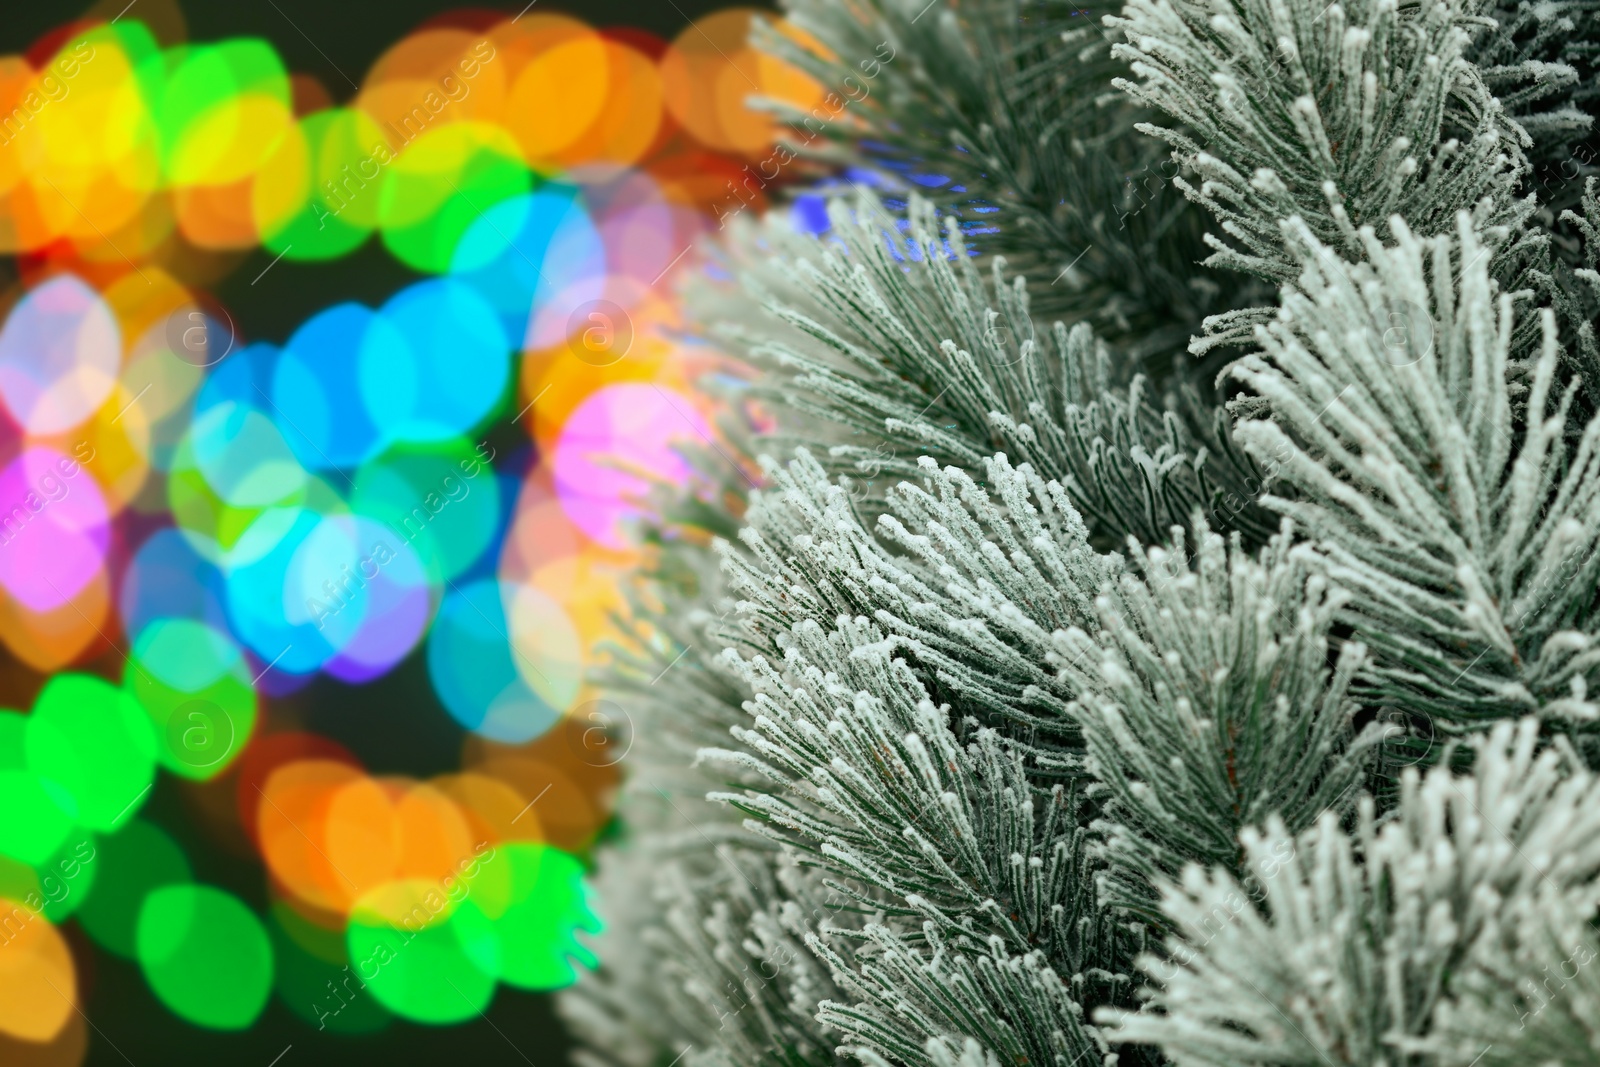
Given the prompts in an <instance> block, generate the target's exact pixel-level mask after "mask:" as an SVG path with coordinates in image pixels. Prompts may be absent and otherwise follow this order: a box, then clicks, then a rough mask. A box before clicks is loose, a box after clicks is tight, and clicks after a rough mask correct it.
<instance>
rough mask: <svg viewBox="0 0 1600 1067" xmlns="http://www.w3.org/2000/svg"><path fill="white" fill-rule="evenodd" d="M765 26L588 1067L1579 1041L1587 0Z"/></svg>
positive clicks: (1599, 353)
mask: <svg viewBox="0 0 1600 1067" xmlns="http://www.w3.org/2000/svg"><path fill="white" fill-rule="evenodd" d="M787 6H788V11H787V15H788V18H789V20H790V22H791V23H792V24H793V25H794V26H795V27H797V28H798V29H800V30H802V31H804V33H799V34H796V33H792V32H791V33H788V34H783V35H780V34H778V33H776V32H771V31H769V32H765V33H759V32H758V39H757V44H758V45H759V46H760V47H763V48H765V49H768V50H770V51H772V52H774V53H775V54H777V55H779V56H781V57H783V58H784V59H786V60H787V61H789V62H792V63H794V64H796V65H798V66H801V67H803V68H804V69H805V70H807V71H808V72H809V73H810V74H811V75H812V76H813V77H814V78H815V79H816V80H817V81H818V82H819V83H820V84H822V85H824V86H828V87H832V90H833V95H831V96H830V97H829V99H830V100H837V101H839V104H840V106H839V107H838V108H837V109H836V110H837V114H835V113H834V109H831V107H830V108H825V109H824V110H823V112H822V115H823V119H822V120H819V119H818V117H817V115H816V114H815V113H813V114H811V115H806V114H800V113H797V112H789V113H785V114H784V115H783V118H784V119H785V120H786V121H787V122H788V123H789V124H790V127H791V129H792V136H791V137H790V140H789V144H790V150H789V151H791V152H792V154H794V155H796V156H801V155H803V156H807V157H810V158H813V159H818V160H822V161H825V162H831V163H835V164H838V165H839V166H840V167H841V168H842V169H841V173H842V174H843V175H844V176H845V177H844V178H843V179H842V180H841V182H840V183H839V184H840V189H841V192H840V194H839V195H838V196H837V197H835V198H834V199H833V201H832V202H831V204H830V208H829V214H828V218H829V222H830V225H829V227H828V228H827V230H826V232H824V233H823V234H822V235H821V236H820V237H817V236H810V235H804V234H800V233H797V232H796V230H795V227H794V225H793V224H792V222H791V221H790V220H789V219H788V218H787V217H784V216H781V215H777V214H774V215H772V216H769V217H768V218H767V219H765V220H758V219H755V218H751V217H748V216H747V215H745V214H743V213H740V214H739V215H738V216H737V217H733V218H731V219H729V221H728V226H727V231H726V233H725V234H723V235H722V236H721V239H720V240H719V242H718V243H717V248H716V250H715V255H716V257H717V262H716V266H715V268H714V269H713V270H712V271H710V272H709V277H708V278H707V279H706V280H705V281H704V282H703V283H702V284H700V285H699V286H698V288H697V289H696V290H695V291H694V292H693V293H692V294H691V295H690V305H691V310H692V317H693V320H694V321H695V322H696V323H697V326H698V329H699V330H700V331H701V332H702V333H703V334H705V335H706V336H707V337H710V338H714V339H715V340H716V342H717V343H718V344H719V345H721V346H722V347H723V348H724V349H726V350H727V351H729V352H731V353H733V354H735V355H736V356H737V357H738V358H739V359H740V360H741V361H742V362H743V364H744V365H746V366H747V367H749V368H750V373H749V374H748V375H746V376H744V378H743V379H742V380H741V381H739V382H737V383H735V384H732V385H729V384H728V383H727V382H724V383H723V388H724V389H725V390H726V392H727V410H728V411H729V416H728V418H727V419H726V420H725V425H724V426H723V428H722V429H723V441H722V443H720V444H717V445H714V446H710V447H707V448H706V449H705V450H704V454H703V455H700V456H698V457H697V462H698V469H699V470H700V472H701V478H700V479H699V481H698V482H697V483H696V484H695V485H694V486H692V487H690V488H688V489H686V490H680V491H679V492H678V493H677V494H676V496H664V497H663V499H662V502H661V507H660V508H659V512H658V517H657V521H656V524H655V526H654V527H653V529H652V531H651V537H652V540H653V542H654V544H655V547H656V555H655V559H656V565H655V567H654V569H653V570H652V572H651V573H650V574H649V575H647V576H646V580H645V581H644V583H643V584H642V586H641V589H640V592H639V595H638V604H637V610H636V612H635V616H634V620H633V630H632V633H633V636H634V638H635V644H634V645H633V646H632V647H631V648H630V649H627V650H624V651H622V652H620V653H619V666H618V668H617V672H616V677H615V678H614V685H615V687H616V693H615V699H616V701H617V704H618V705H619V706H620V707H621V708H623V709H625V711H626V714H627V716H628V718H629V719H630V720H631V721H632V723H633V724H634V730H635V735H636V736H635V738H634V743H633V747H632V753H631V755H630V757H629V764H628V766H629V785H628V790H627V793H626V795H625V798H624V801H623V805H622V815H623V822H624V826H625V832H624V834H623V835H622V840H621V841H620V843H619V844H618V845H617V846H616V847H615V848H613V849H612V850H611V851H610V852H609V853H608V854H607V855H606V856H604V857H603V859H602V861H601V867H600V873H599V876H598V883H599V891H600V902H599V903H600V908H601V911H602V912H603V914H604V915H605V916H606V918H607V920H608V923H609V930H608V932H607V934H606V935H605V936H604V938H603V939H602V940H601V942H600V954H601V958H602V960H603V964H604V965H603V967H602V969H601V971H600V972H599V973H598V974H597V975H595V976H593V977H592V979H589V980H586V981H584V982H583V983H582V984H580V985H579V986H578V987H577V988H576V989H575V990H573V991H572V992H570V993H568V994H566V995H565V997H564V1000H563V1009H564V1011H565V1014H566V1015H567V1018H568V1019H569V1021H570V1022H571V1023H572V1024H573V1026H574V1027H575V1028H576V1029H577V1030H578V1032H579V1033H580V1035H581V1036H582V1037H583V1039H584V1040H585V1041H586V1043H587V1045H588V1048H587V1051H585V1052H584V1053H583V1054H582V1055H583V1057H584V1062H585V1063H587V1064H596V1065H598V1064H613V1065H629V1067H645V1065H656V1067H665V1065H666V1064H668V1063H682V1064H684V1065H686V1067H689V1065H710V1064H717V1065H728V1067H733V1065H738V1067H751V1065H756V1064H771V1065H779V1064H782V1065H800V1064H821V1063H834V1062H859V1063H864V1064H868V1065H872V1067H879V1065H888V1064H897V1065H899V1064H903V1065H929V1067H956V1065H959V1067H988V1065H1002V1064H1005V1065H1010V1064H1033V1065H1039V1064H1054V1065H1058V1067H1070V1065H1074V1064H1090V1063H1104V1064H1110V1063H1121V1064H1160V1063H1173V1064H1216V1065H1228V1067H1237V1065H1241V1064H1285V1065H1287V1064H1338V1065H1343V1064H1350V1065H1361V1067H1370V1065H1373V1064H1390V1065H1398V1064H1461V1065H1468V1064H1479V1065H1482V1067H1489V1065H1492V1064H1518V1065H1528V1064H1550V1063H1561V1064H1578V1063H1585V1064H1587V1063H1595V1062H1600V967H1594V966H1590V964H1591V963H1592V962H1593V961H1594V960H1595V959H1596V956H1597V954H1600V935H1597V934H1596V932H1595V929H1594V926H1593V920H1594V919H1595V918H1596V914H1597V909H1600V779H1597V778H1596V777H1595V775H1594V771H1593V768H1594V767H1596V766H1597V762H1600V744H1597V734H1596V718H1597V715H1600V701H1597V700H1596V699H1595V698H1594V697H1592V696H1591V694H1590V693H1589V689H1590V688H1592V687H1593V684H1594V682H1595V681H1596V680H1597V678H1596V675H1597V674H1600V598H1597V596H1596V592H1597V576H1600V553H1597V548H1600V418H1597V411H1600V342H1597V340H1596V337H1595V332H1594V320H1595V317H1596V315H1597V313H1600V270H1597V266H1600V264H1597V256H1600V248H1597V244H1596V242H1597V241H1600V186H1596V185H1594V184H1593V182H1592V180H1591V179H1590V178H1589V175H1590V173H1591V172H1592V168H1591V167H1590V163H1591V162H1592V161H1593V158H1594V154H1593V152H1592V151H1591V150H1590V149H1589V147H1588V145H1587V144H1586V142H1585V138H1588V137H1589V136H1590V134H1591V113H1592V111H1593V109H1594V105H1595V98H1596V85H1597V82H1596V80H1595V75H1596V53H1595V42H1596V41H1597V40H1600V27H1597V25H1596V5H1595V4H1594V3H1592V2H1590V0H1576V2H1541V3H1537V4H1531V3H1526V2H1523V3H1518V4H1515V5H1513V4H1511V3H1510V0H1501V2H1500V4H1499V6H1497V5H1496V4H1495V3H1492V2H1489V3H1485V2H1474V0H1406V2H1404V3H1400V2H1397V0H1335V2H1332V3H1324V2H1323V0H1209V2H1202V0H1129V2H1128V4H1127V6H1126V7H1125V8H1124V9H1123V10H1122V11H1120V12H1119V13H1111V14H1107V13H1106V12H1104V11H1090V10H1085V9H1079V8H1073V7H1071V6H1068V5H1064V4H1057V3H1052V2H1048V0H960V2H959V3H957V2H955V0H934V2H932V3H926V2H925V0H911V2H909V3H902V2H900V0H849V2H844V0H790V2H789V3H788V5H787ZM763 173H765V171H763Z"/></svg>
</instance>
